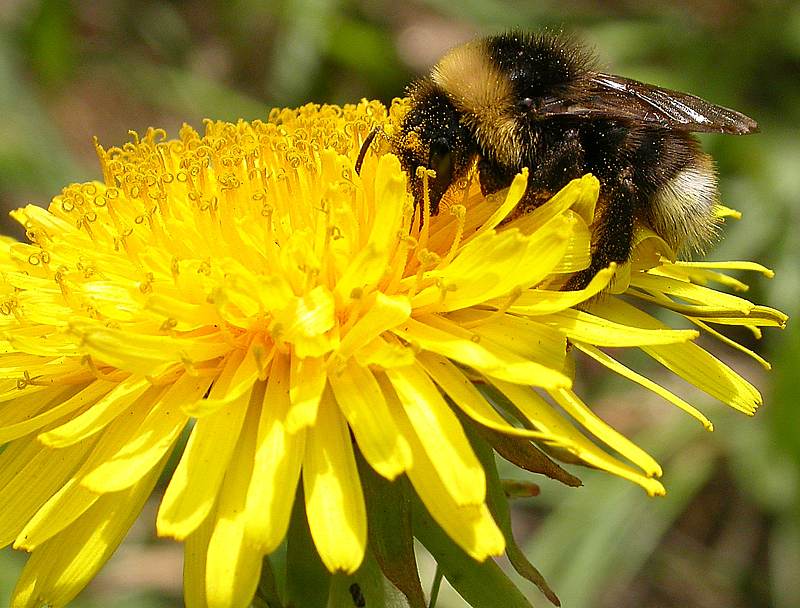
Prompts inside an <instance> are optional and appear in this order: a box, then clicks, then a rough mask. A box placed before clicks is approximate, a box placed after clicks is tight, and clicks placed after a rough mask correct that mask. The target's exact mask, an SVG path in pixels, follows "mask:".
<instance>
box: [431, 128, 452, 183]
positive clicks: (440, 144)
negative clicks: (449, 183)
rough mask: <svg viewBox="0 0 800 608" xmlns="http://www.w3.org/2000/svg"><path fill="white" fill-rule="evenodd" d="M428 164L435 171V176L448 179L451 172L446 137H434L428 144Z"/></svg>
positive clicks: (448, 145)
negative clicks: (429, 144)
mask: <svg viewBox="0 0 800 608" xmlns="http://www.w3.org/2000/svg"><path fill="white" fill-rule="evenodd" d="M430 166H431V169H433V170H434V171H436V177H437V179H438V178H440V177H441V178H444V179H449V177H450V175H451V174H452V172H453V167H452V162H451V152H450V144H449V142H448V141H447V140H446V139H443V138H440V139H435V140H433V141H432V142H431V146H430Z"/></svg>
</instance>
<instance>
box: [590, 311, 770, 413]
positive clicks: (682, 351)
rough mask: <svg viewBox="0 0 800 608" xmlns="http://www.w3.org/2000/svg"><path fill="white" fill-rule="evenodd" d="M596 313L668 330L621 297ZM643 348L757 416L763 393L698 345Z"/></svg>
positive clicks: (700, 385)
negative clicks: (756, 411)
mask: <svg viewBox="0 0 800 608" xmlns="http://www.w3.org/2000/svg"><path fill="white" fill-rule="evenodd" d="M593 310H594V311H595V312H596V313H597V314H598V315H602V316H604V317H606V318H609V319H611V320H612V321H614V320H617V321H620V322H626V323H632V324H635V325H637V326H638V327H644V328H650V329H659V328H662V327H664V325H663V324H662V323H661V322H660V321H658V320H656V319H655V318H653V317H651V316H650V315H648V314H646V313H644V312H642V311H641V310H639V309H637V308H635V307H633V306H631V305H630V304H627V303H626V302H622V301H621V300H619V299H617V298H608V300H605V301H602V302H598V303H597V305H596V307H595V308H594V309H593ZM641 348H642V350H643V351H644V352H646V353H647V354H648V355H650V356H651V357H653V358H654V359H655V360H656V361H658V362H659V363H661V364H662V365H664V366H665V367H666V368H667V369H669V370H671V371H672V372H674V373H675V374H677V375H678V376H680V377H681V378H683V379H684V380H686V381H687V382H689V383H691V384H693V385H694V386H696V387H697V388H699V389H701V390H703V391H705V392H707V393H708V394H709V395H711V396H712V397H716V398H717V399H719V400H720V401H722V402H723V403H727V404H728V405H730V406H731V407H733V408H736V409H738V410H740V411H742V412H744V413H746V414H748V415H753V414H754V413H755V410H756V409H757V408H758V406H759V405H760V404H761V394H760V393H759V392H758V390H756V388H755V387H754V386H753V385H752V384H750V383H749V382H747V381H746V380H745V379H744V378H742V377H741V376H740V375H739V374H737V373H736V372H734V371H733V370H732V369H731V368H730V367H728V366H727V365H725V364H724V363H723V362H722V361H720V360H718V359H717V358H716V357H713V356H712V355H710V354H709V353H707V352H706V351H705V350H703V349H702V348H700V347H699V346H697V344H694V343H691V342H689V343H684V344H670V345H664V346H659V345H655V346H642V347H641Z"/></svg>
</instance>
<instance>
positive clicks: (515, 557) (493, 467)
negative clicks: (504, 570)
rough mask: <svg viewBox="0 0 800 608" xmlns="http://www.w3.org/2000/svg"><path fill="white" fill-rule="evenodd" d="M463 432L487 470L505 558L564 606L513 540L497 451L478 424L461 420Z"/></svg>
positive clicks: (488, 490) (488, 496) (488, 498)
mask: <svg viewBox="0 0 800 608" xmlns="http://www.w3.org/2000/svg"><path fill="white" fill-rule="evenodd" d="M462 422H463V423H464V430H465V431H466V432H467V437H469V440H470V443H471V444H472V449H473V450H475V455H476V456H477V457H478V460H480V461H481V464H482V465H483V470H484V471H486V503H487V504H488V506H489V510H490V511H491V512H492V516H493V517H494V520H495V521H496V522H497V525H498V526H500V530H502V532H503V537H504V538H505V539H506V555H507V556H508V559H509V561H510V562H511V565H512V566H513V567H514V570H516V571H517V573H518V574H519V575H520V576H522V577H524V578H526V579H527V580H529V581H530V582H532V583H533V584H534V585H536V586H537V587H538V588H539V591H541V592H542V593H543V594H544V595H545V597H546V598H547V599H548V600H550V602H552V603H553V604H554V605H556V606H561V601H560V600H559V599H558V596H557V595H556V594H555V593H554V592H553V590H552V589H551V588H550V586H549V585H548V584H547V581H545V579H544V577H543V576H542V573H541V572H539V571H538V570H537V569H536V568H535V567H534V565H533V564H531V563H530V561H528V558H527V557H526V556H525V554H524V553H523V552H522V550H521V549H520V548H519V545H517V541H516V540H515V539H514V531H513V530H512V528H511V513H510V510H509V508H508V498H507V497H506V494H505V491H504V488H503V483H502V482H501V480H500V475H499V474H498V473H497V464H496V463H495V460H494V452H493V451H492V448H491V446H490V445H489V444H488V443H486V442H485V441H483V440H482V439H481V438H480V437H479V436H478V433H476V429H475V428H474V427H475V425H472V424H470V423H469V421H467V420H466V419H465V417H462Z"/></svg>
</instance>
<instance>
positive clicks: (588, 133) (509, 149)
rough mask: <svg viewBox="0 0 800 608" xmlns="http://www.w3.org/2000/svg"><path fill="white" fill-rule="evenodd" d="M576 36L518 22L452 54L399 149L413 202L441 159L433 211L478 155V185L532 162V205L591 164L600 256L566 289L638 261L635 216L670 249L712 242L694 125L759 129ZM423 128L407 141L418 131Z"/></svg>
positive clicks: (431, 80) (708, 180) (488, 185)
mask: <svg viewBox="0 0 800 608" xmlns="http://www.w3.org/2000/svg"><path fill="white" fill-rule="evenodd" d="M594 66H595V59H594V57H593V56H592V54H591V53H589V52H588V51H587V50H586V49H585V48H584V47H582V46H581V45H579V44H577V43H576V42H575V41H574V40H572V39H571V38H569V37H565V36H562V35H557V34H549V33H548V34H538V35H536V34H528V33H521V32H510V33H506V34H501V35H496V36H490V37H488V38H483V39H479V40H475V41H473V42H470V43H467V44H465V45H463V46H459V47H457V48H454V49H453V50H451V51H450V52H448V53H447V54H446V55H445V56H444V57H442V59H441V60H440V61H439V62H438V63H437V64H436V65H435V66H434V67H433V69H432V71H431V72H430V74H429V75H428V76H426V77H424V78H422V79H420V80H418V81H416V82H414V83H413V84H412V85H410V87H409V89H408V96H409V99H410V109H409V111H408V113H407V114H406V116H405V118H404V119H403V122H402V125H401V129H400V135H399V138H398V139H399V141H401V142H407V141H409V140H410V139H412V140H413V141H415V142H416V144H415V145H402V144H401V145H397V146H396V147H397V154H398V155H399V156H400V159H401V163H402V165H403V168H404V169H405V170H406V171H407V172H408V174H409V179H410V183H411V189H412V193H413V195H414V198H415V202H416V203H417V205H420V204H421V203H422V200H423V192H422V188H423V186H422V180H421V178H420V177H418V176H417V173H416V169H417V167H420V166H422V167H425V168H428V169H433V170H434V171H435V172H436V177H435V178H433V179H432V180H430V181H429V185H428V193H429V200H430V211H431V214H436V213H437V212H438V210H439V204H440V202H441V200H442V198H443V196H444V195H445V193H446V192H447V190H448V188H449V187H450V186H451V185H452V184H454V183H457V182H458V181H459V180H462V179H463V178H464V177H465V176H466V175H467V173H468V172H469V171H470V169H471V168H472V167H473V165H474V163H477V173H478V180H479V182H480V187H481V190H482V192H483V193H484V194H485V195H486V194H490V193H492V192H497V191H499V190H502V189H504V188H506V187H508V186H509V185H510V184H511V181H512V180H513V178H514V176H515V175H516V174H517V173H519V172H520V171H521V170H522V168H523V167H528V169H529V178H528V187H527V190H526V193H525V195H524V197H523V200H522V201H521V203H520V206H519V207H518V209H520V210H521V211H522V212H525V211H527V210H531V209H533V208H535V207H536V206H537V205H539V204H541V203H542V202H543V201H545V200H547V198H549V196H550V195H552V194H553V193H555V192H557V191H558V190H559V189H560V188H562V187H563V186H565V185H566V184H567V183H568V182H569V181H570V180H572V179H575V178H578V177H580V176H582V175H584V174H586V173H592V174H594V175H595V176H596V177H597V178H598V179H599V180H600V201H599V202H598V211H597V215H596V218H595V223H594V224H593V226H592V233H593V236H592V261H591V265H590V266H589V267H588V268H587V269H585V270H584V271H581V272H579V273H577V274H575V275H573V277H572V278H571V279H570V280H569V282H568V283H567V285H566V288H573V289H574V288H581V287H584V286H585V285H586V284H587V283H588V282H589V281H590V280H591V278H592V277H593V276H594V275H595V274H596V273H597V272H598V271H599V270H600V269H602V268H605V267H606V266H608V265H609V264H610V263H611V262H617V263H622V262H625V261H627V260H628V259H629V257H630V254H631V248H632V239H633V230H634V224H635V222H637V221H639V222H643V223H644V224H646V225H647V226H649V227H651V228H652V229H653V230H654V231H655V232H656V233H657V234H658V235H659V236H660V237H662V238H663V239H664V240H665V241H666V242H667V244H669V245H670V246H671V247H672V248H673V250H675V251H681V252H684V251H686V250H702V248H703V246H704V245H706V244H707V243H708V242H709V241H710V240H712V239H713V237H714V235H715V233H716V231H717V228H718V224H717V220H716V219H715V215H714V206H715V204H716V203H717V202H718V198H719V190H718V186H717V175H716V170H715V165H714V161H713V160H712V158H711V157H710V156H709V155H707V154H705V153H704V152H703V151H702V149H701V147H700V144H699V142H698V141H697V139H696V138H695V137H694V136H693V135H692V132H713V133H729V134H733V135H743V134H747V133H753V132H755V131H757V130H758V125H757V124H756V122H755V121H754V120H752V119H751V118H748V117H747V116H745V115H744V114H741V113H739V112H736V111H734V110H730V109H728V108H724V107H721V106H717V105H714V104H712V103H709V102H707V101H704V100H703V99H700V98H699V97H695V96H693V95H689V94H688V93H681V92H678V91H672V90H669V89H664V88H661V87H657V86H653V85H649V84H645V83H642V82H638V81H636V80H631V79H629V78H624V77H622V76H614V75H612V74H605V73H603V72H600V71H597V70H595V69H594ZM412 133H413V134H415V135H414V137H413V138H409V136H410V135H411V134H412Z"/></svg>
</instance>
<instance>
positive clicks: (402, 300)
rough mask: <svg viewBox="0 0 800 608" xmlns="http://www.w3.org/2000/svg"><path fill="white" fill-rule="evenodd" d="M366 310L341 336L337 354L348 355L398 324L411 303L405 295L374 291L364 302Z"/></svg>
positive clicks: (409, 309) (404, 317) (343, 356)
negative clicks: (390, 294)
mask: <svg viewBox="0 0 800 608" xmlns="http://www.w3.org/2000/svg"><path fill="white" fill-rule="evenodd" d="M365 307H366V309H367V312H366V313H365V314H364V315H363V316H362V317H361V318H360V319H358V320H357V321H356V322H355V323H354V324H353V327H351V328H350V330H349V331H348V332H347V333H346V334H345V336H344V337H343V338H342V342H341V344H340V345H339V348H338V350H337V353H336V354H337V355H338V356H339V357H341V358H342V359H346V358H347V357H350V356H351V355H352V354H353V353H354V352H355V351H356V350H357V349H358V348H360V347H362V346H363V345H365V344H368V343H369V342H371V341H372V340H374V339H375V338H377V337H378V336H380V335H381V334H382V333H383V332H385V331H388V330H390V329H392V328H393V327H395V326H397V325H400V324H401V323H402V322H403V321H405V320H406V319H408V317H409V315H410V314H411V303H410V302H409V299H408V298H407V297H405V296H387V295H385V294H383V293H381V292H376V293H375V294H374V295H373V296H372V297H371V298H370V300H369V301H368V302H367V303H365Z"/></svg>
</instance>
